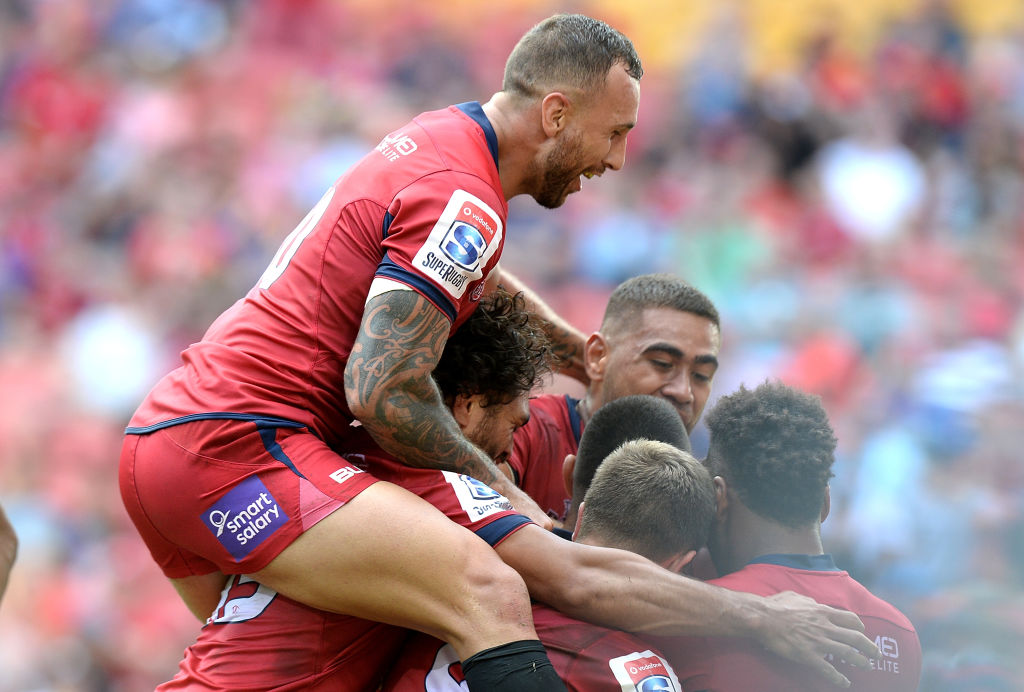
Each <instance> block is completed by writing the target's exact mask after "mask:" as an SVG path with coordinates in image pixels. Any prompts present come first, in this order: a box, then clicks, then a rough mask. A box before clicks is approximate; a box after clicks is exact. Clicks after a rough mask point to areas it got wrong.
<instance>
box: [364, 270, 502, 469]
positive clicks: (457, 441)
mask: <svg viewBox="0 0 1024 692" xmlns="http://www.w3.org/2000/svg"><path fill="white" fill-rule="evenodd" d="M449 326H450V325H449V322H448V320H447V319H446V317H445V316H444V314H443V313H442V312H441V311H439V310H438V309H437V308H436V307H434V306H433V305H432V304H430V303H429V302H428V301H427V300H426V299H425V298H424V297H423V296H421V295H420V294H418V293H416V292H415V291H404V290H397V291H388V292H387V293H383V294H381V295H379V296H376V297H375V298H373V299H371V300H370V301H369V302H367V304H366V310H365V313H364V315H363V323H362V324H361V325H360V328H359V334H358V335H357V336H356V341H355V344H354V345H353V348H352V354H351V355H350V356H349V359H348V365H347V366H346V368H345V395H346V397H347V398H348V401H349V405H350V406H351V407H352V409H353V411H354V412H355V411H359V412H362V415H360V414H358V413H357V416H358V417H359V420H360V422H361V423H362V424H363V426H364V427H365V428H366V429H367V431H368V432H369V433H370V434H371V435H372V436H373V438H374V439H375V440H376V441H377V443H378V444H379V445H380V446H381V447H383V448H384V450H385V451H387V452H389V453H391V454H394V455H395V456H396V457H397V458H398V459H400V460H401V461H403V462H405V463H407V464H409V465H411V466H417V467H422V468H437V469H442V470H446V471H455V472H457V473H465V474H467V475H470V476H473V477H474V478H476V479H478V480H481V481H483V482H484V483H489V482H491V481H493V480H494V479H495V477H496V474H497V473H498V470H497V468H496V467H495V466H494V463H493V462H492V461H491V460H490V459H489V458H488V457H487V455H486V454H484V453H483V452H482V451H481V450H480V449H478V448H477V447H475V446H474V445H473V444H472V443H470V442H469V440H467V439H466V438H465V437H464V436H463V434H462V432H461V431H460V430H459V426H458V424H457V423H456V422H455V419H454V418H453V417H452V415H451V412H450V411H449V410H448V409H447V408H446V407H445V405H444V402H443V401H442V400H441V394H440V392H439V391H438V388H437V384H436V383H435V382H434V380H433V378H432V377H431V372H432V371H433V369H434V366H435V365H436V364H437V361H438V359H439V358H440V357H441V351H442V350H443V349H444V345H445V342H446V341H447V339H448V332H449Z"/></svg>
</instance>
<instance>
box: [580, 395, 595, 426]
mask: <svg viewBox="0 0 1024 692" xmlns="http://www.w3.org/2000/svg"><path fill="white" fill-rule="evenodd" d="M593 410H594V402H593V400H592V399H591V397H590V394H587V395H585V396H584V397H583V398H582V399H580V400H579V401H577V402H576V413H577V414H578V415H579V417H580V420H581V421H583V425H586V424H587V423H588V422H590V416H591V415H592V413H591V412H592V411H593Z"/></svg>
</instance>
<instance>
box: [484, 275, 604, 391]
mask: <svg viewBox="0 0 1024 692" xmlns="http://www.w3.org/2000/svg"><path fill="white" fill-rule="evenodd" d="M497 273H498V278H497V281H496V283H497V285H498V286H500V287H501V288H503V289H504V290H506V291H508V292H509V293H513V294H515V293H522V295H523V298H524V299H525V300H526V307H527V309H529V310H530V311H531V312H535V313H537V314H538V315H540V316H541V317H542V318H543V319H544V321H545V331H546V332H547V335H548V338H549V339H550V340H551V346H552V350H553V351H554V353H555V356H556V357H557V369H558V371H559V372H560V373H562V374H563V375H567V376H569V377H572V378H573V379H575V380H579V381H580V382H582V383H584V384H587V382H588V378H587V373H586V368H585V367H584V365H583V346H584V344H585V343H586V340H587V338H586V335H585V334H583V332H582V331H580V330H579V329H577V328H576V327H574V326H572V325H571V324H569V322H567V321H566V320H565V319H564V318H563V317H562V316H561V315H559V314H558V313H557V312H555V311H554V309H552V308H551V306H550V305H548V304H547V303H546V302H545V301H544V300H543V299H542V298H541V297H540V296H539V295H537V293H535V292H534V291H533V290H532V289H530V287H528V286H527V285H526V284H524V283H523V282H522V281H521V280H520V279H519V278H518V277H516V276H515V275H514V274H510V273H509V272H508V271H506V270H505V269H504V268H503V267H499V270H498V272H497Z"/></svg>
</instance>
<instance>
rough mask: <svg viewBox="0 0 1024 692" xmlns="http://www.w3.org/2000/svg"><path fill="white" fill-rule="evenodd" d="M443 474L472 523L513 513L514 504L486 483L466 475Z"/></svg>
mask: <svg viewBox="0 0 1024 692" xmlns="http://www.w3.org/2000/svg"><path fill="white" fill-rule="evenodd" d="M441 473H443V474H444V479H445V480H446V481H448V483H449V484H450V485H451V486H452V489H453V490H455V496H456V497H457V498H458V499H459V506H460V507H462V509H463V511H464V512H465V513H466V515H467V516H469V518H470V520H471V521H477V520H478V519H483V518H484V517H488V516H490V515H492V514H497V513H498V512H511V511H512V503H511V502H509V501H508V500H507V499H506V498H505V496H504V495H502V494H501V493H499V492H498V491H497V490H494V489H493V488H491V486H489V485H487V484H486V483H482V482H480V481H478V480H477V479H475V478H473V477H472V476H467V475H466V474H464V473H454V472H452V471H442V472H441Z"/></svg>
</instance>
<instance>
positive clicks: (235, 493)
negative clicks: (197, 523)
mask: <svg viewBox="0 0 1024 692" xmlns="http://www.w3.org/2000/svg"><path fill="white" fill-rule="evenodd" d="M200 518H201V519H202V520H203V523H204V524H206V527H207V528H208V529H210V532H211V533H213V535H214V536H215V537H216V538H217V540H218V541H220V544H221V545H222V546H224V548H225V549H226V550H227V551H228V552H229V553H231V555H232V557H234V558H235V561H240V560H242V558H244V557H246V556H247V555H248V554H249V553H251V552H252V551H253V550H255V549H256V548H257V547H258V546H259V545H260V544H261V543H263V541H265V540H267V538H269V537H270V536H271V534H273V533H274V532H275V531H277V530H278V529H279V528H281V527H282V526H284V524H285V522H287V521H288V515H287V514H285V513H284V508H283V507H281V505H280V504H278V502H277V500H276V499H275V498H274V496H273V495H271V494H270V491H269V490H267V486H265V485H263V481H261V480H260V479H259V477H258V476H250V477H249V478H246V479H245V480H244V481H242V482H241V483H239V484H238V485H236V486H235V487H234V488H232V489H231V490H230V491H229V492H228V494H227V495H225V496H224V497H222V498H221V499H219V500H217V502H215V503H214V504H213V505H212V506H210V507H209V508H207V510H206V511H205V512H203V513H202V514H201V515H200Z"/></svg>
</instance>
